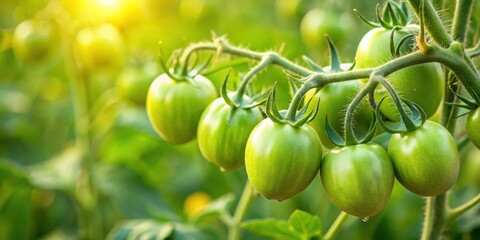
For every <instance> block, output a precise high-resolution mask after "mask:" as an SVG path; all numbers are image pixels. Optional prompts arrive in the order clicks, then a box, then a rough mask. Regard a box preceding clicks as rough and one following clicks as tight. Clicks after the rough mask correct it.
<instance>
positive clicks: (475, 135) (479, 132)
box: [465, 107, 480, 149]
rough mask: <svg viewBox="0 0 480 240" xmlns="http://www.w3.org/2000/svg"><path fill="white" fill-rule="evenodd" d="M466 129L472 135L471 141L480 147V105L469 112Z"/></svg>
mask: <svg viewBox="0 0 480 240" xmlns="http://www.w3.org/2000/svg"><path fill="white" fill-rule="evenodd" d="M465 131H466V132H467V134H468V137H470V141H472V143H473V144H474V145H475V146H476V147H477V148H479V149H480V107H479V108H477V109H476V110H474V111H473V112H471V113H470V114H468V116H467V119H466V121H465Z"/></svg>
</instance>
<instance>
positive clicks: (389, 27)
mask: <svg viewBox="0 0 480 240" xmlns="http://www.w3.org/2000/svg"><path fill="white" fill-rule="evenodd" d="M376 14H377V20H378V22H379V23H380V25H381V26H382V27H383V28H385V29H392V27H393V26H392V25H391V24H390V23H387V22H385V20H384V19H383V18H382V14H380V4H378V3H377V7H376Z"/></svg>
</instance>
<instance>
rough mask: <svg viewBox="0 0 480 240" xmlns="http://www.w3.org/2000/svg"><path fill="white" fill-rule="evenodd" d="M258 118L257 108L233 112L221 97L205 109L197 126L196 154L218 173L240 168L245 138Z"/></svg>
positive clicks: (259, 113)
mask: <svg viewBox="0 0 480 240" xmlns="http://www.w3.org/2000/svg"><path fill="white" fill-rule="evenodd" d="M233 98H234V97H233V96H232V99H233ZM244 101H245V102H248V101H249V99H244ZM247 104H248V103H247ZM262 119H263V115H262V112H261V111H260V109H259V108H258V107H255V108H251V109H244V108H241V107H240V108H235V109H233V108H232V107H230V106H229V105H228V104H227V103H225V101H224V100H223V98H217V100H215V101H214V102H213V103H211V104H210V105H209V106H208V107H207V109H205V111H204V112H203V114H202V117H201V118H200V122H199V124H198V133H197V140H198V146H199V148H200V152H201V153H202V155H203V156H204V157H205V158H206V159H207V160H208V161H210V162H213V163H214V164H216V165H217V166H219V167H220V169H222V171H227V170H234V169H238V168H241V167H243V166H244V165H245V146H246V144H247V139H248V136H249V135H250V133H251V132H252V130H253V129H254V128H255V126H256V125H257V124H258V123H259V122H260V121H262Z"/></svg>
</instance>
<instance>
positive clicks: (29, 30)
mask: <svg viewBox="0 0 480 240" xmlns="http://www.w3.org/2000/svg"><path fill="white" fill-rule="evenodd" d="M54 41H55V31H54V29H53V27H52V25H51V24H50V23H48V22H45V21H38V20H25V21H23V22H21V23H20V24H18V26H17V27H16V28H15V31H14V33H13V37H12V48H13V52H14V53H15V56H17V57H18V58H19V59H21V60H23V61H27V62H37V61H41V60H44V59H46V58H47V57H48V56H49V54H50V52H51V51H52V48H53V45H54V44H55V43H54Z"/></svg>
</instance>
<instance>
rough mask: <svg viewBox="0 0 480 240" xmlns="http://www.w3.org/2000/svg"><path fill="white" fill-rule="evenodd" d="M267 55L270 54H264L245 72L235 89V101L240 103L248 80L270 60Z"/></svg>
mask: <svg viewBox="0 0 480 240" xmlns="http://www.w3.org/2000/svg"><path fill="white" fill-rule="evenodd" d="M269 56H270V55H266V56H264V57H263V58H262V60H260V62H259V63H258V64H257V65H256V66H255V67H253V68H251V69H250V71H248V72H247V74H245V76H244V77H243V79H242V81H241V82H240V85H239V87H238V90H237V96H236V99H235V102H236V103H238V104H240V105H241V103H242V98H243V95H244V94H245V90H246V89H247V86H248V83H249V82H250V80H251V79H253V77H254V76H255V75H257V74H258V73H259V72H261V71H262V70H263V69H264V68H266V67H267V66H268V65H269V64H270V63H271V62H272V58H271V57H269Z"/></svg>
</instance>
